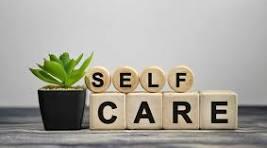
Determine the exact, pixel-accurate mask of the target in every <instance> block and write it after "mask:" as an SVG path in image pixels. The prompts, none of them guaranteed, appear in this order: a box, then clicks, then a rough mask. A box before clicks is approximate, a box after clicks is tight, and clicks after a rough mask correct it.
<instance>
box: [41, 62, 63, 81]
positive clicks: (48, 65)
mask: <svg viewBox="0 0 267 148" xmlns="http://www.w3.org/2000/svg"><path fill="white" fill-rule="evenodd" d="M44 70H45V71H47V72H48V73H49V74H51V75H52V76H54V77H56V78H58V79H59V80H61V81H62V82H64V81H65V80H66V78H67V74H66V72H65V69H64V67H63V66H62V65H61V64H59V63H57V62H54V61H46V62H45V64H44Z"/></svg>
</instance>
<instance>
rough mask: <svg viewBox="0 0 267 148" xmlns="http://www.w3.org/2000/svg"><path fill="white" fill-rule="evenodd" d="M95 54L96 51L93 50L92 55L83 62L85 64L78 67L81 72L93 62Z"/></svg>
mask: <svg viewBox="0 0 267 148" xmlns="http://www.w3.org/2000/svg"><path fill="white" fill-rule="evenodd" d="M93 56H94V52H92V53H91V55H90V56H89V57H88V58H87V59H86V60H85V61H84V62H83V64H82V65H81V67H80V68H79V69H78V70H79V72H84V71H85V69H86V68H87V67H88V65H89V64H90V63H91V61H92V59H93Z"/></svg>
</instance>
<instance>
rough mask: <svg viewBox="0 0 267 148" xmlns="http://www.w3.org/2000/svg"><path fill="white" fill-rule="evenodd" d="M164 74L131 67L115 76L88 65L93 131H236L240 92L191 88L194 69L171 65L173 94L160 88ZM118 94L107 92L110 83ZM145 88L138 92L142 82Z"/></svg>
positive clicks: (86, 81) (164, 79) (155, 70)
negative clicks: (137, 88) (191, 90)
mask: <svg viewBox="0 0 267 148" xmlns="http://www.w3.org/2000/svg"><path fill="white" fill-rule="evenodd" d="M165 81H166V78H165V73H164V71H163V70H162V69H161V68H160V67H158V66H151V67H148V68H145V69H144V70H143V72H142V73H141V74H140V75H139V74H138V72H137V71H136V70H135V69H133V68H132V67H129V66H123V67H119V68H117V69H116V70H115V72H114V73H113V75H112V78H111V75H110V74H109V71H108V70H107V69H106V68H104V67H101V66H96V67H93V68H90V70H89V71H88V73H87V74H86V76H85V83H86V86H87V88H88V89H89V90H91V91H92V93H91V94H90V117H89V118H90V129H99V130H100V129H101V130H103V129H106V130H110V129H236V128H237V127H238V115H237V114H238V108H237V107H238V103H237V94H236V93H234V92H233V91H215V90H209V91H196V92H189V90H190V89H191V87H192V85H193V82H194V75H193V72H192V70H191V69H190V68H189V67H187V66H184V65H180V66H177V67H174V68H173V69H171V70H170V71H169V73H168V76H167V81H168V84H169V86H170V88H171V89H172V90H173V92H171V91H169V92H161V90H162V88H163V87H164V85H165ZM111 83H113V85H114V87H115V88H116V89H117V90H118V91H119V92H106V90H107V89H108V88H109V86H110V84H111ZM139 83H140V84H141V86H142V88H143V89H144V90H145V92H134V90H135V89H136V87H137V86H138V84H139Z"/></svg>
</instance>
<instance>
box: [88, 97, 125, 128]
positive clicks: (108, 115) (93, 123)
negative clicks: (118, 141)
mask: <svg viewBox="0 0 267 148" xmlns="http://www.w3.org/2000/svg"><path fill="white" fill-rule="evenodd" d="M125 111H126V100H125V94H122V93H93V94H91V95H90V129H125V128H126V112H125Z"/></svg>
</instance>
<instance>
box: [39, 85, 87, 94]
mask: <svg viewBox="0 0 267 148" xmlns="http://www.w3.org/2000/svg"><path fill="white" fill-rule="evenodd" d="M49 87H51V85H48V86H44V87H41V88H39V89H38V91H42V92H52V91H53V92H55V91H57V92H69V91H80V92H83V91H86V90H87V88H85V87H83V86H76V87H70V88H63V87H57V86H52V87H55V88H57V89H53V88H49Z"/></svg>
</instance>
